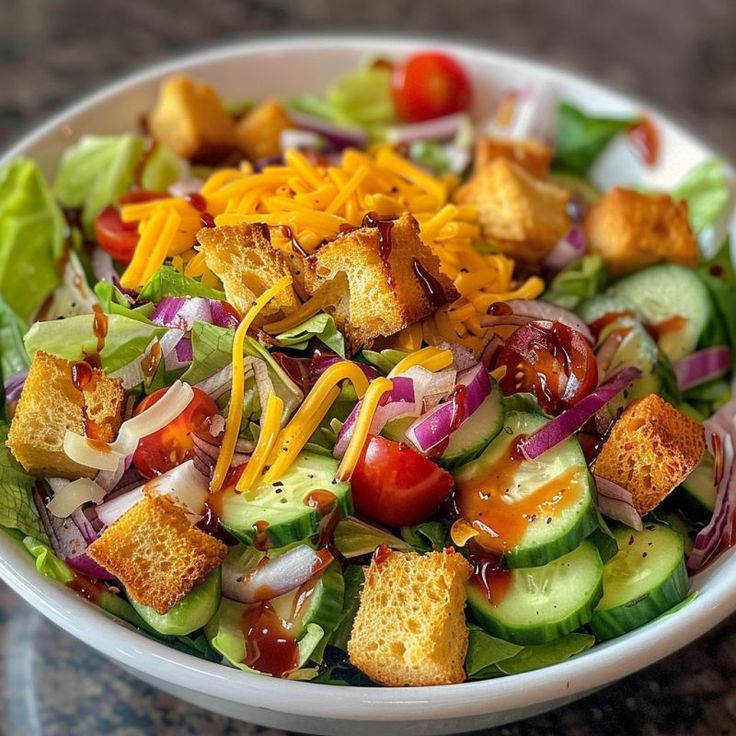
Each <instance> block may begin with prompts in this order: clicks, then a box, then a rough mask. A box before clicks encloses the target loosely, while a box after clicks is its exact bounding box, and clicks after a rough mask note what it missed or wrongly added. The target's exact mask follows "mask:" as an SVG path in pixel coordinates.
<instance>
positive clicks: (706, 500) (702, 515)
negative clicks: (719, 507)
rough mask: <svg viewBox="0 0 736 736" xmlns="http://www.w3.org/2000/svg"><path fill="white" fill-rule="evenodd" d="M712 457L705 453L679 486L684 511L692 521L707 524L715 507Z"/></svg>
mask: <svg viewBox="0 0 736 736" xmlns="http://www.w3.org/2000/svg"><path fill="white" fill-rule="evenodd" d="M713 464H714V461H713V455H711V454H710V453H709V452H706V453H705V455H704V456H703V459H702V461H701V463H700V465H698V467H697V468H695V470H693V472H692V473H690V475H688V477H687V478H685V480H684V481H682V484H681V485H680V488H681V489H682V496H683V500H684V505H685V508H684V511H685V513H688V514H689V515H690V516H691V517H693V520H694V521H702V522H703V523H707V522H708V521H709V520H710V517H711V516H713V509H715V507H716V485H715V482H714V468H713Z"/></svg>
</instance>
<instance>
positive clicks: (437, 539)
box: [401, 521, 450, 552]
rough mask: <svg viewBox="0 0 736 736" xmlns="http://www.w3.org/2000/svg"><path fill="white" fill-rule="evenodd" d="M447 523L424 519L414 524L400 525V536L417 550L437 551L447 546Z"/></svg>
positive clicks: (448, 529)
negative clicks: (420, 522)
mask: <svg viewBox="0 0 736 736" xmlns="http://www.w3.org/2000/svg"><path fill="white" fill-rule="evenodd" d="M449 531H450V527H449V525H448V524H447V523H446V522H444V521H425V522H424V523H423V524H417V525H416V526H402V527H401V537H402V539H404V540H405V541H406V542H407V543H408V544H410V545H411V546H412V547H414V549H416V550H417V551H419V552H431V551H432V550H435V551H439V550H442V549H444V548H445V547H446V546H447V535H448V532H449Z"/></svg>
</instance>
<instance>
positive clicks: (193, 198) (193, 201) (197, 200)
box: [184, 192, 207, 212]
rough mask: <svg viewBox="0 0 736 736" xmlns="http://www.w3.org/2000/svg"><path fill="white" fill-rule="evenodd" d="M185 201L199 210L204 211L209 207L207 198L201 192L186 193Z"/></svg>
mask: <svg viewBox="0 0 736 736" xmlns="http://www.w3.org/2000/svg"><path fill="white" fill-rule="evenodd" d="M184 201H185V202H186V203H187V204H188V205H190V206H191V207H193V208H194V209H195V210H197V212H204V211H205V210H206V209H207V200H206V199H205V198H204V197H203V196H202V195H201V194H200V193H199V192H190V193H189V194H186V195H184Z"/></svg>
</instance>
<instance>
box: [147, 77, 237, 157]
mask: <svg viewBox="0 0 736 736" xmlns="http://www.w3.org/2000/svg"><path fill="white" fill-rule="evenodd" d="M148 124H149V128H150V130H151V134H152V135H153V137H154V138H155V139H156V140H157V141H160V142H161V143H163V144H164V145H166V146H168V147H169V148H170V149H171V150H172V151H174V153H176V155H177V156H181V157H182V158H193V159H196V160H198V161H202V162H214V163H216V162H218V161H219V160H221V159H222V158H223V157H224V156H226V155H227V154H228V153H230V152H231V151H232V150H233V149H234V148H235V146H236V141H235V121H234V120H233V119H232V117H231V116H230V115H229V114H228V112H227V110H226V109H225V106H224V105H223V104H222V100H220V98H219V97H218V95H217V92H215V90H214V89H213V88H212V87H210V86H209V85H208V84H201V83H199V82H195V81H194V80H193V79H189V77H184V76H174V77H169V78H168V79H165V80H164V82H163V83H162V84H161V89H160V90H159V96H158V100H157V102H156V107H155V108H154V110H153V112H152V113H151V116H150V118H149V121H148Z"/></svg>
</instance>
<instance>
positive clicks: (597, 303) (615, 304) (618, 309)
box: [577, 294, 641, 325]
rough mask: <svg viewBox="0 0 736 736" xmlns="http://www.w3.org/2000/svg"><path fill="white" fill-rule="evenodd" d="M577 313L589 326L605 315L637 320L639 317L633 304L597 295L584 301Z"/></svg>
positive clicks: (608, 296) (625, 300) (618, 297)
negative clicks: (631, 317) (623, 315)
mask: <svg viewBox="0 0 736 736" xmlns="http://www.w3.org/2000/svg"><path fill="white" fill-rule="evenodd" d="M577 313H578V314H579V315H580V318H581V319H582V320H583V322H586V323H587V324H589V325H592V324H593V322H595V321H596V320H599V319H600V318H601V317H605V316H606V315H607V314H629V315H632V316H634V317H637V318H638V317H640V315H641V312H640V310H639V307H638V306H637V305H636V303H635V302H633V301H631V299H628V298H626V297H625V296H618V295H614V294H598V295H597V296H594V297H593V298H592V299H586V300H585V301H584V302H583V303H582V304H581V305H580V306H579V307H578V309H577Z"/></svg>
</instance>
